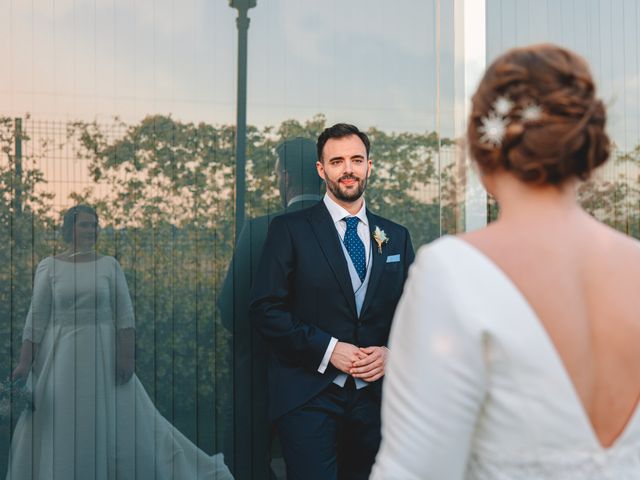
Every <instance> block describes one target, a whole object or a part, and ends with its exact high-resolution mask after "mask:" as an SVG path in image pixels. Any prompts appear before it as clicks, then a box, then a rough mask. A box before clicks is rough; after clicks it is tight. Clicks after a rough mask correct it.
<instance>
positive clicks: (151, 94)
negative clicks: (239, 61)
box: [0, 0, 640, 147]
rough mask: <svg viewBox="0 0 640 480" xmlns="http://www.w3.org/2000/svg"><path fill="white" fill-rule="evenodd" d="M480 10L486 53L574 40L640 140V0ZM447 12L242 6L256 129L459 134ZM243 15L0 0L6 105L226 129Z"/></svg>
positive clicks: (196, 6) (12, 111) (504, 0)
mask: <svg viewBox="0 0 640 480" xmlns="http://www.w3.org/2000/svg"><path fill="white" fill-rule="evenodd" d="M486 3H487V24H486V25H487V57H488V59H489V60H491V58H494V57H495V56H496V55H497V54H499V53H500V52H502V51H504V50H505V49H506V48H509V47H511V46H514V45H523V44H527V43H532V42H539V41H553V42H556V43H560V44H563V45H566V46H568V47H570V48H574V49H575V50H577V51H579V52H580V53H582V54H583V55H585V56H586V57H587V59H588V60H589V61H590V63H591V64H592V66H593V69H594V73H595V76H596V78H597V79H598V83H599V86H600V92H601V95H602V96H603V98H604V99H605V101H607V102H608V103H609V104H610V105H611V108H610V118H611V121H610V129H611V131H612V133H613V136H614V138H615V140H616V142H617V143H618V144H619V145H620V146H621V147H624V146H632V145H635V144H637V143H638V140H639V138H640V123H639V120H638V119H639V117H640V112H639V110H640V109H639V106H638V104H639V102H640V95H639V90H640V76H639V71H640V67H639V61H638V58H639V51H638V45H639V44H640V41H639V40H640V34H639V33H638V24H639V23H640V11H639V8H640V7H639V5H638V3H640V2H636V1H634V0H487V2H486ZM438 4H439V18H438V16H437V13H438ZM452 5H453V0H451V1H448V0H440V2H437V1H436V0H393V1H390V0H348V1H347V0H323V1H321V2H320V1H315V0H258V6H257V7H256V8H254V9H252V10H250V13H249V16H250V18H251V26H250V29H249V65H248V71H249V83H248V92H249V93H248V121H249V123H252V124H256V125H276V124H278V123H279V122H281V121H282V120H285V119H289V118H295V119H298V120H305V119H308V118H310V117H311V116H313V115H314V114H316V113H324V114H325V115H326V116H327V118H328V121H329V122H333V121H349V122H353V123H356V124H358V125H361V126H363V127H370V126H375V127H378V128H381V129H384V130H387V131H415V132H424V131H431V130H433V129H435V127H436V125H437V124H439V125H440V128H441V132H442V134H443V135H445V136H448V135H451V134H452V125H453V118H452V115H453V113H452V112H453V109H452V104H453V99H454V65H455V64H456V62H461V61H464V60H463V59H460V58H458V59H456V58H454V56H453V51H454V48H453V46H454V40H453V38H454V37H453V35H454V32H453V24H454V20H453V6H452ZM235 17H236V11H235V10H233V9H232V8H230V7H229V6H228V1H227V0H39V1H38V2H23V1H21V0H1V1H0V31H2V32H6V36H5V41H4V42H3V43H2V44H1V45H0V58H1V59H2V60H3V62H2V64H3V68H2V69H0V103H1V104H2V105H3V109H2V113H3V114H5V115H23V114H24V113H26V112H29V113H31V114H32V115H33V116H34V117H35V118H43V119H77V118H80V119H85V120H93V119H97V120H100V121H109V119H110V118H111V117H112V116H114V115H118V116H120V117H122V118H123V119H125V120H127V121H132V122H135V121H138V120H140V119H141V118H143V117H144V116H145V115H148V114H153V113H162V114H171V115H172V116H173V117H174V118H178V119H181V120H186V121H205V122H210V123H215V124H221V123H233V122H234V121H235V91H236V90H235V88H236V87H235V85H236V53H237V50H236V48H237V47H236V44H237V42H236V40H237V39H236V37H237V30H236V25H235ZM438 34H439V43H438ZM479 41H481V40H479ZM438 45H439V52H440V56H439V58H440V63H439V65H438V64H437V63H436V50H437V48H438ZM438 77H439V79H440V97H439V107H440V109H439V115H440V117H439V123H438V122H437V121H436V120H437V119H436V115H437V113H438V112H437V111H436V110H437V109H436V105H437V104H438V97H437V91H436V79H437V78H438Z"/></svg>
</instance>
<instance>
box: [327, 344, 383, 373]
mask: <svg viewBox="0 0 640 480" xmlns="http://www.w3.org/2000/svg"><path fill="white" fill-rule="evenodd" d="M388 353H389V349H388V348H387V347H375V346H374V347H356V346H355V345H352V344H350V343H346V342H338V343H336V346H335V348H334V350H333V353H332V354H331V359H330V362H331V364H332V365H333V366H334V367H336V368H337V369H338V370H340V371H341V372H344V373H346V374H348V375H351V376H353V378H360V379H362V380H364V381H365V382H375V381H376V380H378V379H380V378H382V376H383V375H384V368H385V364H386V362H387V355H388Z"/></svg>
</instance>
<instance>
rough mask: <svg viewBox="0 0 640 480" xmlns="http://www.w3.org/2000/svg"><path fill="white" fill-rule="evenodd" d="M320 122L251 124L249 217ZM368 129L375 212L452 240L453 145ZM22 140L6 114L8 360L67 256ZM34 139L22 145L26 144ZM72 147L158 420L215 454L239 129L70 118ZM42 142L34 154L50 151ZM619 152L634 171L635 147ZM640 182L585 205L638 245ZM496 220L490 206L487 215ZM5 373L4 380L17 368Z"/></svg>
mask: <svg viewBox="0 0 640 480" xmlns="http://www.w3.org/2000/svg"><path fill="white" fill-rule="evenodd" d="M325 126H326V119H325V117H324V116H323V115H320V114H319V115H316V116H314V117H312V118H311V119H309V120H307V121H305V122H299V121H297V120H286V121H284V122H282V123H281V124H280V125H278V126H267V127H263V128H257V127H254V126H249V127H248V128H247V191H246V197H245V198H246V205H247V215H248V216H249V217H257V216H261V215H264V214H266V213H272V212H276V211H278V210H279V209H280V208H281V207H280V205H281V202H280V199H279V198H278V191H277V188H276V178H275V172H274V167H275V163H276V154H275V147H276V146H277V145H278V144H279V143H280V142H282V141H283V140H285V139H289V138H292V137H306V138H310V139H312V140H315V139H316V138H317V136H318V135H319V133H320V132H321V131H322V130H323V129H324V128H325ZM367 133H368V135H369V136H370V138H371V143H372V152H371V156H372V159H373V165H374V170H373V173H372V176H371V178H370V180H369V185H368V189H367V204H368V207H369V208H370V209H371V210H372V211H374V212H376V213H378V214H380V215H383V216H385V217H387V218H390V219H392V220H394V221H396V222H398V223H400V224H403V225H405V226H407V227H408V228H409V230H410V232H411V235H412V239H413V242H414V246H416V247H418V246H420V245H421V244H424V243H427V242H429V241H431V240H433V239H435V238H437V237H438V236H440V235H441V234H444V233H455V232H457V231H458V230H459V226H460V225H461V224H462V218H463V207H464V195H462V193H461V192H463V189H462V188H461V187H462V186H463V185H464V172H463V170H461V166H460V165H458V163H456V162H454V161H451V160H450V159H451V158H453V156H452V155H451V154H449V155H448V156H446V157H447V158H446V159H444V157H445V155H444V154H443V152H445V151H448V152H449V153H450V152H451V151H452V150H453V148H454V147H453V145H452V142H451V141H449V140H447V139H440V138H438V136H437V134H435V133H424V134H422V133H407V132H400V133H388V132H383V131H380V130H378V129H375V128H372V129H369V130H368V131H367ZM15 136H16V133H15V128H14V124H13V120H11V119H8V118H0V148H1V149H2V152H3V155H4V157H5V158H6V161H5V160H4V159H3V162H2V163H0V223H1V224H2V230H1V231H0V258H2V267H0V309H2V310H1V313H2V317H0V318H2V319H3V322H2V324H1V325H0V328H1V333H2V336H1V338H2V345H1V347H2V353H1V354H2V355H4V356H3V358H5V359H7V358H14V359H15V358H16V351H17V348H18V346H19V342H20V338H19V337H20V333H21V328H22V325H23V323H24V316H25V314H26V312H27V309H28V306H29V301H30V295H31V284H32V278H33V272H34V269H35V265H36V264H37V262H38V261H39V260H41V259H42V258H44V257H45V256H47V255H50V254H52V253H53V252H55V251H56V250H58V249H60V248H61V245H60V244H59V243H58V241H57V238H56V236H55V235H54V230H55V226H54V221H55V220H57V219H56V218H55V216H53V215H52V214H51V211H52V210H51V204H52V197H53V193H52V192H51V189H50V188H49V187H47V186H46V183H45V179H44V176H43V174H42V172H41V171H40V170H39V169H38V168H37V161H38V158H37V156H35V155H34V154H32V155H31V157H30V158H29V163H28V165H29V168H25V167H22V172H21V173H20V174H19V175H18V174H17V173H16V172H17V171H18V170H19V169H18V168H17V163H16V158H15V141H16V138H15ZM29 141H30V140H29V139H28V137H26V136H23V137H22V142H23V144H27V143H28V142H29ZM64 141H65V142H67V143H68V144H70V145H75V146H76V147H77V148H76V150H77V151H76V158H78V159H80V160H83V161H84V162H85V164H86V165H87V167H88V171H89V174H90V177H91V180H92V181H93V186H92V188H88V189H85V190H82V191H76V192H74V193H73V194H72V195H71V199H72V200H73V201H74V202H76V203H89V204H91V205H94V206H95V207H96V208H97V210H98V212H99V214H100V217H101V225H102V227H103V230H102V234H101V236H100V239H99V245H98V247H99V251H100V252H101V253H104V254H108V255H113V256H114V257H116V258H117V259H118V260H119V261H120V263H121V265H122V267H123V270H124V271H125V275H126V277H127V281H128V285H129V289H130V293H131V298H132V300H133V304H134V308H135V317H136V329H137V342H136V344H137V365H136V372H137V375H138V376H139V377H140V379H141V380H142V382H143V384H144V385H145V388H146V389H147V391H148V392H149V394H150V395H151V397H152V398H153V399H154V401H155V403H156V405H157V406H158V408H159V409H160V411H161V412H162V413H163V415H165V416H166V417H167V418H169V420H171V421H172V422H174V423H175V424H176V426H177V427H178V428H179V429H180V430H181V431H183V432H184V433H185V434H187V435H188V436H189V437H191V438H193V439H195V440H197V442H198V444H199V445H200V446H202V447H203V448H205V449H207V450H209V451H214V450H219V447H220V445H219V444H220V442H221V440H222V438H223V437H225V435H226V431H228V430H229V429H230V428H231V427H230V422H231V416H230V414H229V411H230V408H231V407H230V405H232V402H233V385H232V381H231V379H232V370H233V365H232V363H231V362H232V361H231V358H233V356H232V355H231V352H230V349H231V345H232V343H231V341H230V340H231V339H230V332H228V331H226V329H225V328H224V327H223V325H222V323H221V321H220V315H219V312H218V311H217V308H216V303H217V297H218V295H219V294H220V290H221V287H222V284H223V281H224V278H225V275H226V271H227V267H228V264H229V261H230V259H231V255H232V253H233V244H234V232H235V225H234V221H235V218H234V206H235V191H234V187H235V173H236V172H235V158H234V156H235V151H234V143H235V128H234V127H233V126H228V125H209V124H204V123H199V124H195V123H184V122H180V121H177V120H174V119H172V118H171V117H170V116H161V115H155V116H149V117H147V118H145V119H144V120H142V121H141V122H140V123H139V124H136V125H127V124H125V123H123V122H122V121H120V120H118V119H116V121H115V123H114V124H113V125H108V126H105V125H99V124H97V123H86V122H71V123H69V124H68V125H67V136H66V139H65V140H64ZM41 147H42V148H31V149H30V151H32V152H45V151H46V148H44V147H45V146H44V145H42V146H41ZM44 154H45V153H42V155H44ZM439 155H440V156H439ZM619 158H620V160H619V161H620V162H626V164H628V165H630V166H631V167H630V168H631V169H632V170H631V171H634V172H638V165H639V161H638V159H639V158H640V150H638V149H636V150H634V151H632V152H629V153H628V154H627V155H624V156H621V157H619ZM439 160H442V162H440V161H439ZM445 160H446V161H445ZM636 175H637V173H636ZM638 180H639V179H638V178H635V179H634V181H631V180H630V178H629V177H628V175H627V176H621V177H618V178H615V179H614V180H608V181H605V182H602V181H599V182H595V181H594V182H590V183H587V184H585V185H583V186H581V188H580V198H581V201H582V203H583V205H584V206H585V208H586V209H587V210H588V211H590V212H592V213H593V214H595V215H597V216H598V217H599V218H603V219H604V220H605V221H608V222H609V223H610V224H611V225H613V226H614V227H615V228H618V229H620V230H623V231H626V232H628V233H631V234H632V235H634V236H636V237H637V236H638V225H639V219H638V208H637V205H638V198H640V194H639V189H638V185H639V183H638ZM47 192H48V193H47ZM17 199H19V201H16V200H17ZM497 212H498V208H497V205H496V204H495V202H493V201H492V200H491V199H490V202H489V217H490V219H491V220H493V219H495V218H496V215H497ZM3 368H4V370H3V372H5V373H4V374H6V373H8V370H9V368H10V365H9V362H5V363H4V367H3ZM0 375H3V373H2V372H0Z"/></svg>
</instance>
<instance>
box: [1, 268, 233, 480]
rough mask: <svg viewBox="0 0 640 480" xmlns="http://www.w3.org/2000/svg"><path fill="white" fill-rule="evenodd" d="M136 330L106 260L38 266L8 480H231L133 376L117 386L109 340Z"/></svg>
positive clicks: (118, 274) (125, 293)
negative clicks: (29, 390) (24, 389)
mask: <svg viewBox="0 0 640 480" xmlns="http://www.w3.org/2000/svg"><path fill="white" fill-rule="evenodd" d="M133 326H134V317H133V308H132V305H131V299H130V297H129V290H128V288H127V283H126V280H125V277H124V274H123V273H122V270H121V268H120V265H119V264H118V262H117V261H116V260H115V259H114V258H113V257H107V256H105V257H100V258H99V259H97V260H96V261H92V262H77V263H73V262H65V261H61V260H57V259H54V258H52V257H48V258H46V259H44V260H43V261H42V262H40V264H39V265H38V268H37V271H36V275H35V280H34V291H33V298H32V302H31V308H30V310H29V314H28V315H27V321H26V325H25V329H24V335H23V338H24V339H26V340H31V341H32V342H34V343H37V344H39V348H38V353H37V356H36V360H35V362H34V365H33V371H32V374H31V376H30V378H29V379H28V383H30V384H31V385H32V387H33V399H34V404H35V410H34V411H33V412H31V411H25V412H23V413H22V415H21V416H20V418H19V420H18V423H17V425H16V429H15V432H14V436H13V439H12V442H11V452H10V460H9V469H8V472H7V480H74V479H75V480H146V479H163V480H174V479H175V480H229V479H232V476H231V474H230V473H229V470H228V469H227V467H226V465H225V464H224V461H223V458H222V455H220V454H218V455H214V456H210V455H207V454H206V453H205V452H203V451H202V450H200V449H198V448H197V447H196V446H195V445H194V444H193V443H192V442H191V441H189V439H187V438H186V437H185V436H184V435H182V434H181V433H180V432H179V431H178V430H177V429H176V428H175V427H173V425H171V423H169V422H168V421H167V420H166V419H165V418H163V417H162V416H161V415H160V414H159V413H158V411H157V410H156V408H155V406H154V405H153V402H152V401H151V399H150V398H149V396H148V395H147V393H146V391H145V389H144V387H143V386H142V384H141V383H140V381H139V380H138V378H137V377H136V375H135V374H134V375H133V376H132V377H131V380H130V381H129V382H127V383H126V384H124V385H119V386H116V377H115V368H116V367H115V362H116V331H117V330H118V329H123V328H132V327H133Z"/></svg>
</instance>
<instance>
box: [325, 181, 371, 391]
mask: <svg viewBox="0 0 640 480" xmlns="http://www.w3.org/2000/svg"><path fill="white" fill-rule="evenodd" d="M323 201H324V204H325V206H326V207H327V210H328V211H329V215H331V219H332V220H333V225H334V226H335V228H336V231H337V232H338V235H339V236H340V240H341V241H342V242H344V236H345V234H346V232H347V222H345V220H344V218H345V217H358V218H359V219H360V222H358V228H357V232H358V237H360V240H362V243H363V244H364V249H365V258H366V259H367V263H366V269H367V276H366V277H365V279H364V281H363V282H360V285H355V284H354V285H353V287H354V294H355V295H356V304H358V305H359V306H360V307H361V306H362V302H363V301H364V296H365V294H366V288H367V286H368V283H369V274H370V273H371V261H370V254H371V231H370V229H369V219H368V218H367V210H366V204H365V201H364V198H363V199H362V206H361V207H360V210H358V212H357V213H356V214H355V215H352V214H351V213H349V212H348V211H347V210H345V209H344V208H343V207H342V206H340V205H338V204H337V203H336V202H335V201H334V200H333V199H331V198H330V197H329V196H328V195H327V194H325V196H324V198H323ZM342 250H343V252H344V254H345V258H346V260H347V263H348V265H349V270H350V271H351V270H355V269H354V267H353V262H352V260H351V257H350V256H349V253H348V252H347V250H346V248H345V247H344V245H343V249H342ZM351 277H352V281H353V277H354V276H353V275H351ZM358 300H360V301H358ZM358 314H360V308H358ZM337 343H338V339H337V338H335V337H332V338H331V341H330V342H329V346H328V347H327V350H326V352H325V354H324V357H322V362H320V366H319V367H318V372H320V373H324V372H325V371H326V369H327V367H328V366H329V361H330V360H331V355H332V354H333V350H334V349H335V347H336V344H337ZM346 380H347V375H346V374H344V373H341V374H339V375H338V376H337V377H336V379H335V380H334V383H335V384H337V385H339V386H341V387H343V386H344V384H345V382H346ZM355 381H356V387H357V388H362V387H364V386H366V385H367V382H365V381H363V380H361V379H358V378H356V379H355Z"/></svg>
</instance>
